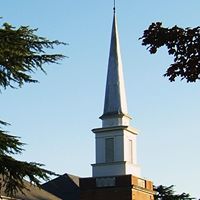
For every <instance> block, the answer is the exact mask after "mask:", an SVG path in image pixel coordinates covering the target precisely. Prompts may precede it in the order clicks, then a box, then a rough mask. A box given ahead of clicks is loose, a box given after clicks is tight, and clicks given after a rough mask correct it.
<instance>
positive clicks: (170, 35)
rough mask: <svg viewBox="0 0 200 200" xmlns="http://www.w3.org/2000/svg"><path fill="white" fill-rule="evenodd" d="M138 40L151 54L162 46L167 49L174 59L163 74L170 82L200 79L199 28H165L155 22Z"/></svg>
mask: <svg viewBox="0 0 200 200" xmlns="http://www.w3.org/2000/svg"><path fill="white" fill-rule="evenodd" d="M140 39H142V45H145V46H147V49H148V50H149V51H150V53H151V54H155V53H156V52H157V50H158V49H159V48H160V47H162V46H166V47H167V49H168V54H169V55H172V56H173V57H174V62H173V63H172V64H171V65H170V66H169V67H168V68H167V71H166V73H165V74H164V76H167V77H168V78H169V80H170V81H175V79H176V78H177V77H181V79H186V80H187V82H195V81H197V80H199V79H200V27H195V28H185V29H184V28H180V27H178V26H174V27H172V28H165V27H163V26H162V23H161V22H156V23H152V24H151V25H150V26H149V28H148V29H147V30H145V31H144V34H143V36H142V37H141V38H140Z"/></svg>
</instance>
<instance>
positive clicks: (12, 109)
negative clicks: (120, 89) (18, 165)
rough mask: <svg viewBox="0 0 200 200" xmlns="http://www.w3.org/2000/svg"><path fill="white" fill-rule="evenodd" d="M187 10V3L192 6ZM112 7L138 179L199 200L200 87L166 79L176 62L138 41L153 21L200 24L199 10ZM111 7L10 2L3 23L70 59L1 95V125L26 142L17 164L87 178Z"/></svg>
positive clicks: (170, 5) (138, 2) (165, 4)
mask: <svg viewBox="0 0 200 200" xmlns="http://www.w3.org/2000/svg"><path fill="white" fill-rule="evenodd" d="M190 2H191V1H190ZM190 2H189V1H181V0H176V1H173V0H168V1H159V0H154V1H144V0H135V1H133V0H123V1H122V0H117V1H116V4H117V18H118V29H119V35H120V43H121V52H122V60H123V66H124V76H125V82H126V93H127V99H128V110H129V114H130V115H131V116H132V117H133V120H132V126H134V127H136V128H137V129H138V130H139V132H140V134H139V135H138V163H139V164H140V165H141V170H142V175H143V177H145V178H148V179H151V180H153V181H154V183H155V184H156V185H159V184H163V185H171V184H174V185H176V190H177V191H178V192H189V193H190V194H192V195H193V196H195V197H200V194H199V180H200V173H199V169H200V159H199V152H200V145H199V141H200V134H199V113H200V106H199V99H200V85H199V82H197V83H194V84H187V83H186V82H185V81H179V80H177V81H176V82H175V83H170V82H169V81H168V80H167V79H166V78H164V77H163V76H162V75H163V74H164V73H165V70H166V67H167V66H169V64H170V63H171V62H172V58H171V57H169V56H168V55H167V52H166V49H161V50H160V51H159V53H158V54H157V55H150V54H149V53H148V52H147V51H146V49H145V47H143V46H141V41H139V40H138V38H139V37H141V36H142V33H143V30H144V29H146V28H147V27H148V26H149V25H150V23H151V22H155V21H162V22H163V24H164V25H165V26H173V25H175V24H177V25H179V26H183V27H188V26H191V27H192V26H198V25H199V24H200V14H199V7H200V2H199V1H198V0H193V1H192V3H190ZM112 6H113V1H112V0H110V1H108V0H101V1H94V0H85V1H74V0H73V1H72V0H59V1H53V0H48V1H47V0H43V1H39V0H34V1H30V0H29V1H27V0H20V1H13V0H6V1H2V2H1V8H0V10H1V12H0V15H1V16H3V20H2V22H3V21H6V22H9V23H11V24H13V25H14V26H16V27H18V26H19V25H29V26H30V27H31V28H38V32H37V33H38V34H39V35H41V36H45V37H47V38H49V39H51V40H53V39H58V40H60V41H64V42H67V43H69V45H67V46H63V47H58V48H56V50H55V51H53V52H60V53H63V54H64V55H66V56H69V58H66V59H65V60H63V61H61V62H60V65H49V66H46V71H47V73H48V74H47V76H46V75H44V74H42V73H41V72H37V73H36V74H35V75H34V77H35V78H38V79H39V81H40V83H39V84H31V85H25V86H24V87H23V88H22V89H18V90H11V89H8V90H6V91H2V94H1V105H2V107H1V116H0V117H1V119H3V120H5V121H7V122H10V123H12V126H11V127H8V130H9V131H10V132H11V133H12V134H15V135H18V136H20V137H21V138H22V141H23V142H25V143H27V144H28V145H26V146H25V149H26V151H25V152H24V153H23V155H21V156H20V157H19V158H20V159H22V160H28V161H37V162H40V163H44V164H45V166H46V168H48V169H50V170H53V171H55V172H57V173H60V174H63V173H71V174H74V175H79V176H81V177H87V176H91V166H90V164H92V163H94V162H95V161H94V160H95V157H94V156H95V152H94V135H93V134H92V132H91V131H90V130H91V129H93V128H96V127H100V126H101V121H100V120H99V119H98V117H99V116H101V114H102V111H103V101H104V90H105V81H106V72H107V62H108V53H109V45H110V35H111V25H112V16H113V12H112Z"/></svg>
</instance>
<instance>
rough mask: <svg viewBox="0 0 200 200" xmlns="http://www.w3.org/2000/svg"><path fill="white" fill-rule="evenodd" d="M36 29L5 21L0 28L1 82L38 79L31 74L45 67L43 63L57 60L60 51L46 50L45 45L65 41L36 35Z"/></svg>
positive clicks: (17, 82)
mask: <svg viewBox="0 0 200 200" xmlns="http://www.w3.org/2000/svg"><path fill="white" fill-rule="evenodd" d="M36 31H37V29H30V28H29V27H28V26H21V27H19V28H18V29H16V28H14V27H12V26H11V25H9V24H7V23H5V24H4V25H3V28H1V29H0V86H2V87H4V88H6V87H8V86H10V87H15V86H16V85H17V86H22V85H23V84H24V83H30V82H37V80H34V79H33V78H32V75H31V74H32V73H33V72H34V71H36V70H38V69H39V70H42V71H43V72H45V71H44V68H43V64H45V63H56V62H57V61H58V60H60V59H62V58H64V56H63V55H61V54H53V55H50V54H46V53H45V49H49V48H51V49H53V47H54V45H59V44H64V43H61V42H59V41H58V40H55V41H49V40H47V39H45V38H44V37H39V36H37V35H35V32H36Z"/></svg>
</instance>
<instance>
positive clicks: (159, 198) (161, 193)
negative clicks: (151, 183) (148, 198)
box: [154, 185, 194, 200]
mask: <svg viewBox="0 0 200 200" xmlns="http://www.w3.org/2000/svg"><path fill="white" fill-rule="evenodd" d="M154 190H155V192H156V194H155V196H154V197H155V200H192V199H194V198H192V197H190V195H189V194H186V193H182V194H175V191H174V185H171V186H169V187H166V186H163V185H159V186H157V187H154Z"/></svg>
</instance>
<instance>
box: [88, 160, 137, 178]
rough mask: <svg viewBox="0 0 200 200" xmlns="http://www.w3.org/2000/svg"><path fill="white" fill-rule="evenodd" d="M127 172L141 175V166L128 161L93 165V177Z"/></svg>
mask: <svg viewBox="0 0 200 200" xmlns="http://www.w3.org/2000/svg"><path fill="white" fill-rule="evenodd" d="M126 174H132V175H133V176H137V177H140V167H139V166H138V165H135V164H132V163H129V162H126V161H121V162H120V161H119V162H110V163H98V164H93V165H92V176H93V177H102V176H119V175H126Z"/></svg>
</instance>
